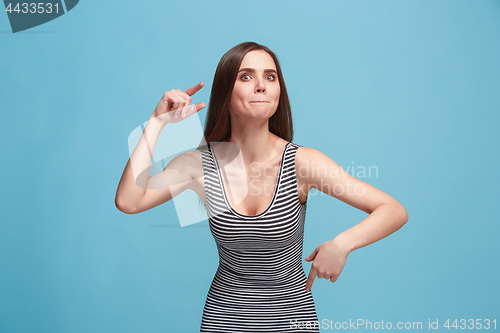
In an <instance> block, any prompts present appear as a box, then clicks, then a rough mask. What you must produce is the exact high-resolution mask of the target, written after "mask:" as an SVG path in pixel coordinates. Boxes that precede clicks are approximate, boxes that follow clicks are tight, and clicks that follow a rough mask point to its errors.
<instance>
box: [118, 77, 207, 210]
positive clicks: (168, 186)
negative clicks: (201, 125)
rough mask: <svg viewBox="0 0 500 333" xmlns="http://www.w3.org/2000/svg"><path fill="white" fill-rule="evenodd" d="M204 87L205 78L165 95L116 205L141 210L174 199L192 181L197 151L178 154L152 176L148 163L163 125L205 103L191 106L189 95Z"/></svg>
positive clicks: (134, 154) (125, 176) (128, 166)
mask: <svg viewBox="0 0 500 333" xmlns="http://www.w3.org/2000/svg"><path fill="white" fill-rule="evenodd" d="M202 87H203V82H201V83H200V84H198V85H196V86H194V87H191V88H189V89H188V90H186V91H185V92H182V91H180V90H178V89H176V90H171V91H168V92H166V93H165V94H164V95H163V97H162V99H161V100H160V102H159V103H158V106H157V107H156V108H155V111H154V112H153V114H152V115H151V116H150V117H149V120H148V122H147V124H146V127H145V128H144V131H143V133H142V135H141V138H140V139H139V142H138V144H137V146H136V147H135V149H134V151H133V152H132V154H131V155H130V158H129V160H128V162H127V164H126V166H125V170H124V171H123V174H122V177H121V179H120V182H119V184H118V188H117V191H116V197H115V205H116V207H117V208H118V209H119V210H120V211H122V212H124V213H127V214H136V213H140V212H142V211H145V210H147V209H150V208H152V207H155V206H157V205H159V204H161V203H164V202H166V201H168V200H170V199H172V197H173V196H175V194H178V193H180V192H182V191H183V190H185V189H186V188H188V187H189V186H190V184H191V183H192V180H193V177H192V175H191V174H190V170H191V168H189V165H190V163H191V162H192V161H193V154H194V152H191V154H190V153H185V154H182V155H180V156H177V157H176V158H174V159H173V160H172V161H171V162H170V163H169V164H168V165H167V167H166V168H165V169H164V170H163V172H161V173H158V174H156V175H154V176H151V177H149V166H150V165H151V159H152V157H153V152H154V149H155V146H156V142H157V140H158V137H159V136H160V133H161V132H162V130H163V129H164V127H165V126H166V125H167V124H169V123H175V122H179V121H182V120H183V119H186V118H187V117H189V116H190V115H191V114H193V113H194V112H198V111H199V110H201V109H202V108H203V107H205V104H204V103H198V104H196V105H195V106H194V107H188V106H189V105H190V103H191V97H190V96H192V95H193V94H194V93H195V92H196V91H198V90H199V89H201V88H202ZM167 175H168V182H167ZM174 192H175V193H174Z"/></svg>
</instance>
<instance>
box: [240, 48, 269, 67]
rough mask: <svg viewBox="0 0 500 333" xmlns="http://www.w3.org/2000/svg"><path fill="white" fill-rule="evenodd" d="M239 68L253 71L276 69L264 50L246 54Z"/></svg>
mask: <svg viewBox="0 0 500 333" xmlns="http://www.w3.org/2000/svg"><path fill="white" fill-rule="evenodd" d="M241 68H255V69H276V65H275V64H274V60H273V58H272V57H271V56H270V55H269V54H268V53H267V52H266V51H264V50H254V51H250V52H248V53H247V54H246V55H245V57H244V58H243V61H242V62H241V65H240V69H241Z"/></svg>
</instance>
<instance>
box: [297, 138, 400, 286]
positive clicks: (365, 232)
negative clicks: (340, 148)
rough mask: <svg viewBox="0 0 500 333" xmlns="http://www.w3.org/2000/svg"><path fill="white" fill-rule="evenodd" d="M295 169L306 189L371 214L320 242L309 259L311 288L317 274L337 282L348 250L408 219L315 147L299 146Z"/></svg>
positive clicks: (393, 202) (397, 205) (390, 201)
mask: <svg viewBox="0 0 500 333" xmlns="http://www.w3.org/2000/svg"><path fill="white" fill-rule="evenodd" d="M296 169H297V176H298V177H300V181H301V182H302V183H303V184H305V187H306V188H307V191H309V190H310V189H311V188H315V189H317V190H318V191H321V192H323V193H325V194H328V195H330V196H332V197H334V198H337V199H339V200H341V201H343V202H345V203H347V204H349V205H351V206H353V207H355V208H358V209H360V210H362V211H364V212H366V213H368V214H369V215H368V216H367V217H366V218H365V219H363V220H362V221H361V222H359V223H358V224H356V225H355V226H353V227H351V228H349V229H347V230H345V231H343V232H342V233H340V234H338V235H337V236H335V237H334V238H333V239H331V240H330V241H328V242H326V243H324V244H321V245H319V246H318V247H317V248H316V249H315V250H314V252H313V253H312V254H311V255H310V256H309V257H307V258H306V260H308V261H311V260H314V262H313V265H312V267H311V273H310V275H309V277H310V278H309V279H308V286H309V288H310V286H311V285H312V280H313V279H314V276H316V273H317V276H318V277H320V278H328V279H330V280H331V281H332V282H334V281H335V280H336V279H337V277H338V275H339V274H340V272H341V270H342V268H343V265H344V263H345V258H347V255H348V254H349V252H351V251H354V250H356V249H359V248H361V247H364V246H366V245H369V244H372V243H373V242H376V241H378V240H380V239H382V238H384V237H387V236H388V235H390V234H392V233H393V232H395V231H396V230H398V229H400V228H401V227H402V226H403V225H404V224H405V223H406V222H407V221H408V214H407V212H406V209H405V208H404V207H403V205H401V204H400V203H399V202H398V201H397V200H396V199H394V198H393V197H391V196H390V195H389V194H387V193H385V192H383V191H381V190H379V189H377V188H376V187H374V186H372V185H370V184H368V183H366V182H363V181H361V180H359V179H357V178H355V177H353V176H351V175H350V174H349V173H348V172H347V171H345V170H344V169H343V168H342V167H341V166H340V165H338V164H337V163H336V162H335V161H333V160H332V159H331V158H329V157H328V156H326V155H325V154H323V153H321V152H320V151H318V150H316V149H313V148H307V147H300V148H299V149H298V150H297V155H296ZM321 249H324V250H325V251H324V253H325V257H322V256H318V255H317V254H318V252H319V251H320V250H321ZM333 253H335V254H336V255H332V254H333ZM327 257H328V258H327ZM332 257H335V258H332ZM320 275H321V276H320Z"/></svg>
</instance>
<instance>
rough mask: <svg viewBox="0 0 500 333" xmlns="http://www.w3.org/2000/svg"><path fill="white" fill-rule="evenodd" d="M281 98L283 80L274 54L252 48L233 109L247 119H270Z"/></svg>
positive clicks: (243, 66) (235, 89)
mask: <svg viewBox="0 0 500 333" xmlns="http://www.w3.org/2000/svg"><path fill="white" fill-rule="evenodd" d="M279 99H280V83H279V80H278V73H277V72H276V65H275V64H274V61H273V58H271V56H270V55H269V54H268V53H267V52H266V51H263V50H255V51H250V52H248V53H247V54H246V55H245V57H244V58H243V61H242V62H241V65H240V70H239V72H238V76H237V77H236V81H235V83H234V87H233V93H232V95H231V106H230V111H231V113H235V114H236V116H238V117H241V118H246V119H248V118H260V119H269V118H270V117H271V116H272V115H273V114H274V113H275V112H276V109H277V108H278V102H279Z"/></svg>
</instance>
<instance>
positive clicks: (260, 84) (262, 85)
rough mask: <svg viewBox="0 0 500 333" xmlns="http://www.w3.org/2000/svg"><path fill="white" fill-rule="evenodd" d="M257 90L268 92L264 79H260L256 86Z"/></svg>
mask: <svg viewBox="0 0 500 333" xmlns="http://www.w3.org/2000/svg"><path fill="white" fill-rule="evenodd" d="M255 92H258V93H264V92H266V84H265V82H264V80H258V81H257V84H256V86H255Z"/></svg>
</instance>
